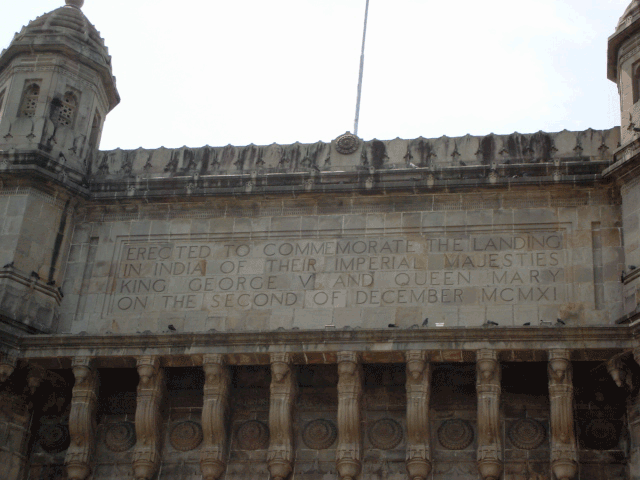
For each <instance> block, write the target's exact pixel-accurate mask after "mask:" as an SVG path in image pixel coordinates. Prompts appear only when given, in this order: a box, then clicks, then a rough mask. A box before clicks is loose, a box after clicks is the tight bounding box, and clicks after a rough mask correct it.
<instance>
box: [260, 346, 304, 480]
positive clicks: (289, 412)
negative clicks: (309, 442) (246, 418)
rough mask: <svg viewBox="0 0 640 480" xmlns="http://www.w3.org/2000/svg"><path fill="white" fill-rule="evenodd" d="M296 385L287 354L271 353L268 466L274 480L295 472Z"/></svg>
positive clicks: (281, 479) (282, 479) (280, 479)
mask: <svg viewBox="0 0 640 480" xmlns="http://www.w3.org/2000/svg"><path fill="white" fill-rule="evenodd" d="M296 390H297V383H296V378H295V373H294V372H293V370H292V368H291V356H290V355H289V354H288V353H272V354H271V402H270V406H269V434H270V441H269V451H268V453H267V463H268V465H269V472H270V473H271V477H272V478H273V479H274V480H284V479H285V478H287V477H288V476H289V474H290V473H291V472H292V471H293V405H294V400H295V396H296Z"/></svg>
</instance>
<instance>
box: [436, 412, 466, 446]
mask: <svg viewBox="0 0 640 480" xmlns="http://www.w3.org/2000/svg"><path fill="white" fill-rule="evenodd" d="M473 436H474V435H473V428H472V427H471V425H470V424H469V422H467V421H466V420H460V419H452V420H446V421H444V422H442V425H440V428H438V440H439V441H440V444H441V445H442V446H443V447H444V448H447V449H449V450H464V449H465V448H467V447H468V446H469V445H471V442H473Z"/></svg>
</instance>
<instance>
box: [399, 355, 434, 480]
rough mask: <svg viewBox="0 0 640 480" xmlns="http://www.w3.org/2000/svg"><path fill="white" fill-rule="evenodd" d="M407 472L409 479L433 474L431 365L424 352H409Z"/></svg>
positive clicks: (407, 359)
mask: <svg viewBox="0 0 640 480" xmlns="http://www.w3.org/2000/svg"><path fill="white" fill-rule="evenodd" d="M405 358H406V361H407V383H406V389H407V472H409V479H410V480H426V478H428V477H429V474H430V473H431V467H432V464H431V446H430V444H429V440H430V438H431V434H430V432H429V398H430V395H431V363H429V362H428V361H427V356H426V353H425V352H423V351H415V350H413V351H409V352H406V354H405Z"/></svg>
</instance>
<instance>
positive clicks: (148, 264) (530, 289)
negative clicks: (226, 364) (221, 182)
mask: <svg viewBox="0 0 640 480" xmlns="http://www.w3.org/2000/svg"><path fill="white" fill-rule="evenodd" d="M565 257H566V252H565V250H564V244H563V234H562V232H534V233H521V234H513V233H511V234H506V233H505V234H474V235H458V236H455V235H452V236H446V237H421V236H415V237H402V238H394V237H388V238H365V239H338V240H336V239H331V240H315V239H314V240H302V239H296V240H273V241H258V242H200V243H196V242H191V243H190V242H167V243H126V244H124V245H123V247H122V252H121V255H120V258H119V262H118V264H117V273H116V275H115V278H114V282H113V284H112V288H113V290H112V292H113V295H112V297H111V303H110V309H109V310H110V313H111V314H116V315H117V314H131V313H135V312H138V313H144V312H183V311H184V312H188V311H195V310H204V311H210V312H217V311H224V310H234V309H240V310H251V309H271V308H281V307H295V308H346V307H371V306H419V305H434V304H448V305H455V306H462V305H478V304H486V305H490V304H502V305H509V304H540V303H548V304H553V303H564V302H565V301H566V300H567V298H566V297H567V291H566V285H567V284H568V283H569V282H568V280H567V279H566V278H565V263H566V262H565Z"/></svg>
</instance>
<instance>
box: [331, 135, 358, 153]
mask: <svg viewBox="0 0 640 480" xmlns="http://www.w3.org/2000/svg"><path fill="white" fill-rule="evenodd" d="M359 146H360V139H359V138H358V137H356V136H355V135H354V134H352V133H351V132H347V133H345V134H343V135H340V136H339V137H338V138H337V139H336V150H337V151H338V153H341V154H342V155H351V154H352V153H354V152H355V151H356V150H357V149H358V147H359Z"/></svg>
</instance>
